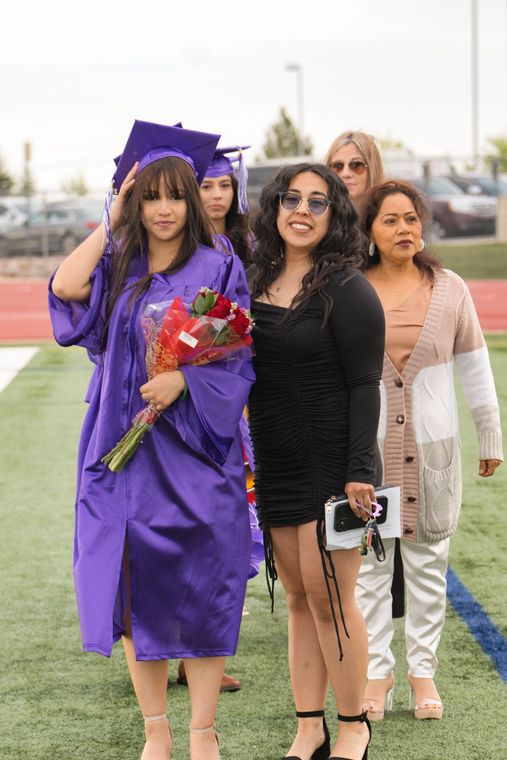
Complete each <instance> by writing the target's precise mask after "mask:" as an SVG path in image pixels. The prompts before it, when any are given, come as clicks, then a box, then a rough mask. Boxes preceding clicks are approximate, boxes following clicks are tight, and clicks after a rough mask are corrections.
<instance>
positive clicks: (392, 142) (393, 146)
mask: <svg viewBox="0 0 507 760" xmlns="http://www.w3.org/2000/svg"><path fill="white" fill-rule="evenodd" d="M378 143H379V145H380V147H381V148H382V150H400V149H401V148H404V147H405V143H404V142H403V141H402V140H396V139H394V138H393V137H391V135H388V136H387V137H381V138H380V139H379V140H378Z"/></svg>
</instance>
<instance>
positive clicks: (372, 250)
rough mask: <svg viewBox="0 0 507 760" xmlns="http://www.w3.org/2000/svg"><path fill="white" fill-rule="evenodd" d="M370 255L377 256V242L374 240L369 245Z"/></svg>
mask: <svg viewBox="0 0 507 760" xmlns="http://www.w3.org/2000/svg"><path fill="white" fill-rule="evenodd" d="M368 256H375V243H374V242H373V240H372V241H371V243H370V245H369V246H368Z"/></svg>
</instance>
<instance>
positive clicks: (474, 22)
mask: <svg viewBox="0 0 507 760" xmlns="http://www.w3.org/2000/svg"><path fill="white" fill-rule="evenodd" d="M471 3H472V6H471V11H472V15H471V30H472V40H471V47H472V146H473V153H474V163H475V166H476V168H477V164H478V161H479V31H478V29H479V22H478V11H477V0H471Z"/></svg>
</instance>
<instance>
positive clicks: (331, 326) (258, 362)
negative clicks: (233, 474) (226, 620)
mask: <svg viewBox="0 0 507 760" xmlns="http://www.w3.org/2000/svg"><path fill="white" fill-rule="evenodd" d="M326 292H327V293H328V294H329V295H330V297H331V298H332V301H333V307H332V310H331V314H330V317H329V319H328V321H327V323H326V325H325V326H324V328H322V323H323V318H324V305H323V303H322V300H321V298H320V296H318V295H315V296H314V297H312V298H311V300H310V301H309V302H308V303H307V305H306V306H305V307H304V308H302V309H295V310H290V309H289V310H287V309H284V308H282V307H280V306H276V305H272V304H266V303H263V302H260V301H254V302H253V304H252V308H253V311H254V313H255V320H256V323H255V327H254V332H253V337H254V344H255V359H254V365H255V372H256V378H257V379H256V382H255V384H254V386H253V388H252V391H251V395H250V431H251V434H252V440H253V445H254V452H255V489H256V499H257V509H258V513H259V520H260V524H261V527H262V528H264V529H265V530H266V529H269V528H271V527H280V526H287V525H300V524H303V523H306V522H310V521H312V520H316V519H318V517H319V516H321V515H322V514H323V511H324V502H325V501H326V500H327V499H328V498H329V497H330V496H331V495H332V494H340V493H343V489H344V486H345V484H346V483H347V482H351V481H355V482H360V483H370V484H375V483H376V476H377V473H376V470H377V458H376V436H377V426H378V420H379V410H380V395H379V382H380V377H381V373H382V365H383V357H384V330H385V327H384V313H383V310H382V306H381V304H380V301H379V299H378V297H377V295H376V293H375V291H374V289H373V288H372V287H371V285H370V284H369V283H368V281H367V280H366V279H365V277H363V275H362V274H360V273H359V272H356V273H354V274H352V275H350V274H349V275H344V274H337V275H335V276H334V277H333V279H332V280H331V281H330V282H329V283H328V285H327V286H326Z"/></svg>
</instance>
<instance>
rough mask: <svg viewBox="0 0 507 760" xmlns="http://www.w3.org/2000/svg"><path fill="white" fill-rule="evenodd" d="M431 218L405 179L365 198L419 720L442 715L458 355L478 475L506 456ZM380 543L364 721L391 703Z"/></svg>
mask: <svg viewBox="0 0 507 760" xmlns="http://www.w3.org/2000/svg"><path fill="white" fill-rule="evenodd" d="M427 221H428V212H427V209H426V207H425V205H424V202H423V200H422V198H421V196H420V195H419V193H418V192H417V190H415V188H413V187H412V186H411V185H408V184H405V183H403V182H399V181H391V182H384V183H383V184H381V185H377V186H375V187H373V188H372V189H371V190H370V191H369V193H368V195H367V197H366V199H365V205H364V208H363V216H362V224H363V230H364V232H365V233H366V234H367V235H368V237H369V239H370V247H369V256H368V260H367V262H366V264H365V275H366V277H367V278H368V280H369V281H370V283H371V285H373V287H374V288H375V290H376V292H377V295H378V296H379V298H380V300H381V302H382V306H383V308H384V311H385V316H386V353H385V357H384V369H383V375H382V383H381V397H382V410H381V415H380V426H379V433H378V441H379V447H380V451H381V456H382V461H383V467H384V482H385V483H391V484H395V485H400V486H401V498H402V527H401V539H402V540H401V550H402V552H401V553H402V557H403V567H404V575H405V586H406V591H407V607H408V610H407V619H406V626H405V641H406V648H407V660H408V666H409V675H408V679H409V684H410V688H411V697H412V699H411V707H412V708H413V709H414V715H415V717H416V718H418V719H424V718H436V719H438V718H441V717H442V714H443V705H442V701H441V699H440V696H439V694H438V691H437V689H436V687H435V684H434V681H433V678H434V675H435V671H436V667H437V657H436V652H437V647H438V644H439V641H440V636H441V633H442V628H443V625H444V616H445V603H446V579H445V576H446V570H447V558H448V552H449V537H450V536H451V535H452V534H453V532H454V531H455V530H456V526H457V523H458V517H459V512H460V506H461V465H460V438H459V430H458V415H457V405H456V397H455V391H454V383H453V366H454V364H456V368H457V370H458V374H459V377H460V381H461V385H462V388H463V392H464V395H465V399H466V401H467V404H468V406H469V408H470V411H471V413H472V416H473V420H474V423H475V428H476V432H477V437H478V441H479V460H480V461H479V475H480V476H481V477H489V476H491V475H493V474H494V472H495V469H496V468H497V467H498V465H499V464H500V463H501V461H502V459H503V454H502V441H501V430H500V416H499V409H498V401H497V398H496V392H495V386H494V381H493V375H492V372H491V367H490V363H489V357H488V350H487V347H486V345H485V342H484V337H483V335H482V331H481V328H480V325H479V321H478V319H477V315H476V312H475V309H474V305H473V302H472V299H471V296H470V293H469V291H468V289H467V286H466V284H465V283H464V282H463V280H462V279H461V278H460V277H459V276H458V275H457V274H455V273H454V272H451V271H449V270H447V269H442V268H441V267H440V266H439V265H438V263H437V261H436V260H435V259H434V258H433V257H432V256H431V254H429V253H428V252H427V251H425V250H424V241H423V238H422V230H423V227H424V226H425V225H426V223H427ZM384 543H385V548H386V554H387V558H386V561H385V562H383V563H379V562H377V560H376V558H375V556H374V555H373V556H372V554H371V553H369V555H368V557H366V558H365V560H364V563H363V565H362V569H361V572H360V575H359V580H358V592H357V593H358V601H359V606H360V607H361V610H362V612H363V615H364V616H365V619H366V624H367V628H368V639H369V667H368V685H367V688H366V692H365V704H364V707H363V709H367V710H368V715H369V717H370V720H371V719H373V720H380V719H381V718H383V716H384V709H390V707H391V705H392V693H393V687H394V664H395V662H394V657H393V654H392V651H391V648H390V645H391V639H392V635H393V625H392V618H391V592H390V589H391V578H392V569H393V553H394V539H387V540H385V542H384Z"/></svg>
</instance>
